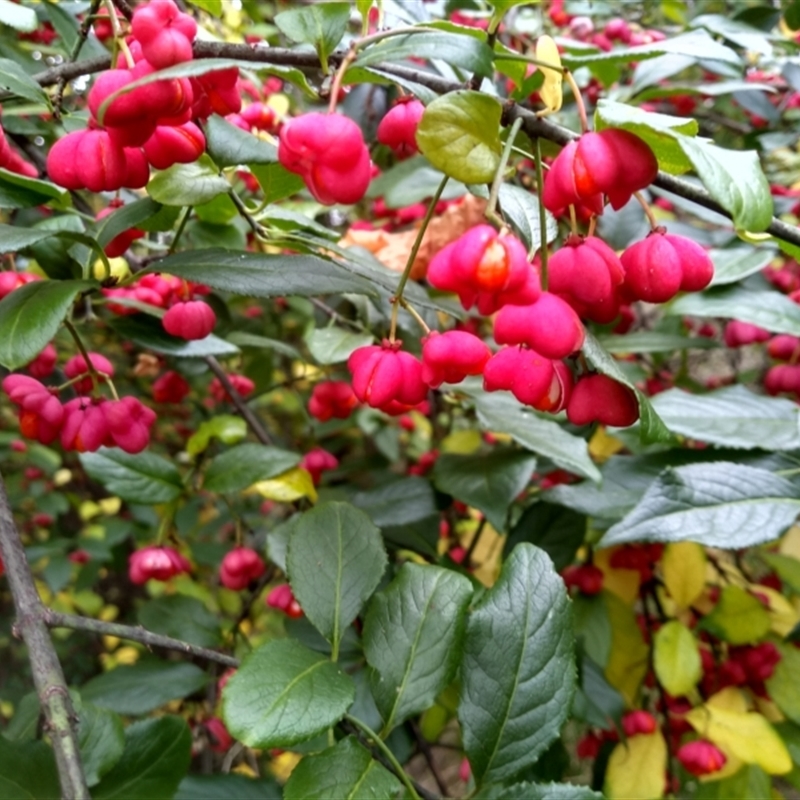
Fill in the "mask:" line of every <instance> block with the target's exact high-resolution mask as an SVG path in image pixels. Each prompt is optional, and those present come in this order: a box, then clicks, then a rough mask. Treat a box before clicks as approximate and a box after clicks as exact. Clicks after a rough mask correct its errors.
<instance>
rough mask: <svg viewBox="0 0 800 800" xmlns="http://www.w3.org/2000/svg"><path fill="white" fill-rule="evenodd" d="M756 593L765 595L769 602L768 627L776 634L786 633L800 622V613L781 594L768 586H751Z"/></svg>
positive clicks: (782, 634) (784, 634)
mask: <svg viewBox="0 0 800 800" xmlns="http://www.w3.org/2000/svg"><path fill="white" fill-rule="evenodd" d="M752 589H753V591H754V592H755V593H756V594H759V595H761V596H762V597H766V599H767V602H768V603H769V609H768V613H769V620H770V627H771V629H772V630H773V631H775V633H777V634H778V636H786V635H788V634H789V633H790V632H791V631H792V630H793V629H794V627H795V626H796V625H797V623H798V622H800V615H798V613H797V611H796V610H795V607H794V606H793V605H792V604H791V603H790V602H789V601H788V600H787V599H786V597H784V595H782V594H781V593H780V592H776V591H775V590H774V589H771V588H770V587H769V586H761V585H760V584H759V585H758V586H753V587H752Z"/></svg>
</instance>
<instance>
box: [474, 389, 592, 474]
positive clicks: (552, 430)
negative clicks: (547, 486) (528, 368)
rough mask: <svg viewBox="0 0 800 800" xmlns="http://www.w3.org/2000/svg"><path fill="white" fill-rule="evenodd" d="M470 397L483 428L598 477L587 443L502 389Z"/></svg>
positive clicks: (563, 464) (570, 468) (576, 472)
mask: <svg viewBox="0 0 800 800" xmlns="http://www.w3.org/2000/svg"><path fill="white" fill-rule="evenodd" d="M470 393H472V392H471V391H470ZM473 396H475V401H476V402H475V409H476V411H477V412H478V421H479V422H480V424H481V427H483V428H484V429H486V430H489V431H494V432H497V433H508V434H509V435H510V436H512V437H513V438H514V440H515V441H516V442H518V443H519V444H521V445H522V446H523V447H525V448H526V449H528V450H531V451H532V452H534V453H537V454H539V455H541V456H545V457H547V458H549V459H550V460H551V461H552V462H553V463H554V464H557V465H558V466H559V467H562V468H563V469H566V470H567V471H569V472H574V473H575V474H576V475H583V476H585V477H587V478H591V479H592V480H599V479H600V473H599V471H598V469H597V467H596V466H595V465H594V463H593V462H592V460H591V458H590V457H589V450H588V448H587V445H586V442H585V441H584V440H583V439H580V438H579V437H577V436H573V435H572V434H570V433H567V432H566V431H565V430H564V429H563V428H562V427H561V426H560V425H559V424H558V423H557V422H553V421H551V420H549V419H545V418H543V417H540V416H538V415H537V414H536V413H535V412H533V411H532V410H530V409H528V408H526V407H525V406H522V405H520V404H519V403H518V402H517V401H516V400H515V399H514V398H513V397H511V396H510V395H508V394H506V393H504V392H496V393H494V394H489V393H485V392H477V393H475V395H473Z"/></svg>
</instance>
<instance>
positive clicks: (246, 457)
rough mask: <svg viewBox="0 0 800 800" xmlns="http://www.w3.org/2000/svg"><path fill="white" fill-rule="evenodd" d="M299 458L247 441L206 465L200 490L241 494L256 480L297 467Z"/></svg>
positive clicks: (295, 454) (283, 451)
mask: <svg viewBox="0 0 800 800" xmlns="http://www.w3.org/2000/svg"><path fill="white" fill-rule="evenodd" d="M299 463H300V456H299V455H298V454H297V453H292V452H290V451H289V450H282V449H281V448H279V447H270V446H268V445H263V444H256V443H255V442H248V443H246V444H240V445H238V446H237V447H233V448H231V449H230V450H226V451H225V452H224V453H222V454H221V455H218V456H216V457H215V458H214V460H213V461H212V462H211V464H209V466H208V469H207V470H206V476H205V480H204V481H203V488H204V489H206V490H207V491H209V492H219V493H220V494H229V493H234V492H240V491H242V490H243V489H246V488H247V487H248V486H252V485H253V484H254V483H257V482H258V481H265V480H267V479H268V478H274V477H275V476H277V475H280V474H281V473H282V472H286V470H289V469H291V468H292V467H296V466H297V465H298V464H299Z"/></svg>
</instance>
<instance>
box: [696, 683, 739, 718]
mask: <svg viewBox="0 0 800 800" xmlns="http://www.w3.org/2000/svg"><path fill="white" fill-rule="evenodd" d="M706 703H707V705H709V706H712V707H713V708H719V709H721V710H722V711H731V712H733V713H734V714H746V713H747V712H748V711H749V710H750V706H749V705H748V703H747V698H746V697H745V695H744V692H743V691H742V690H741V689H737V688H736V687H735V686H728V687H726V688H725V689H722V690H721V691H719V692H717V693H716V694H712V695H711V697H709V698H708V700H707V701H706Z"/></svg>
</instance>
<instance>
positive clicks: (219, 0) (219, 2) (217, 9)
mask: <svg viewBox="0 0 800 800" xmlns="http://www.w3.org/2000/svg"><path fill="white" fill-rule="evenodd" d="M189 2H190V3H191V4H192V5H193V6H197V8H199V9H201V10H202V11H206V12H208V13H209V14H211V15H212V16H214V17H221V16H222V15H223V14H224V13H225V6H224V4H223V0H189Z"/></svg>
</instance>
